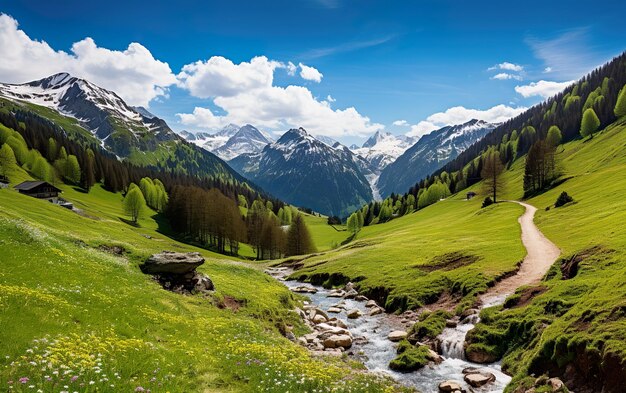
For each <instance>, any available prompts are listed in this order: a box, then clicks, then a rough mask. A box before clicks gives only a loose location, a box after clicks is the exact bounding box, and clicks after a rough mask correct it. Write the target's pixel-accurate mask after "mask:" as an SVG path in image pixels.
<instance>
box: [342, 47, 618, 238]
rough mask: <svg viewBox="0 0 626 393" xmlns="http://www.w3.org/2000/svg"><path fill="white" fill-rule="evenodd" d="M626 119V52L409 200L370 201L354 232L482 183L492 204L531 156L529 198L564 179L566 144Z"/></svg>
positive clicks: (499, 132)
mask: <svg viewBox="0 0 626 393" xmlns="http://www.w3.org/2000/svg"><path fill="white" fill-rule="evenodd" d="M624 116H626V53H623V54H622V55H620V56H618V57H616V58H614V59H613V60H612V61H611V62H609V63H607V64H606V65H604V66H602V67H600V68H598V69H596V70H594V71H592V72H591V73H590V74H589V75H587V76H585V77H584V78H582V79H581V80H580V81H578V82H577V83H574V84H572V85H571V86H570V87H568V88H567V89H565V91H563V92H562V93H559V94H557V95H556V96H554V97H552V98H551V99H549V100H547V101H545V102H543V103H541V104H538V105H536V106H534V107H532V108H530V109H529V110H527V111H525V112H524V113H522V114H521V115H519V116H517V117H515V118H513V119H510V120H508V121H507V122H505V123H503V124H502V125H500V126H498V127H497V128H495V129H494V130H493V131H492V132H491V133H489V134H488V135H487V136H486V137H485V138H483V139H482V140H480V141H478V142H476V143H475V144H473V145H472V146H470V147H469V148H468V149H466V150H465V151H463V152H462V153H461V154H459V156H458V157H457V158H456V159H454V160H452V161H451V162H449V163H447V164H446V165H444V166H443V167H442V168H441V169H439V170H438V171H436V172H435V173H433V174H431V175H429V176H427V177H426V178H424V179H422V180H420V181H419V182H417V183H416V184H415V185H414V186H413V187H411V188H410V189H409V190H408V192H407V193H405V194H404V195H399V194H393V193H392V194H391V195H390V196H389V197H387V198H385V199H384V200H383V201H375V202H371V203H370V204H368V205H365V206H363V207H362V208H361V209H359V210H358V211H357V212H355V213H353V214H352V215H351V216H350V217H349V218H348V224H349V225H348V226H349V229H350V230H351V232H353V233H356V232H358V230H359V229H360V227H359V226H358V225H355V223H357V222H358V220H357V215H358V214H361V215H362V216H363V226H368V225H372V224H377V223H383V222H386V221H389V220H390V219H393V218H395V217H399V216H402V215H404V214H407V213H410V212H413V211H416V210H419V209H422V208H424V207H426V206H429V205H431V204H433V203H435V202H437V201H438V200H440V199H442V198H446V197H447V196H449V195H451V194H453V193H457V192H459V191H461V190H464V189H466V188H468V187H470V186H472V185H474V184H476V183H478V182H480V181H483V185H484V186H483V187H484V190H485V192H486V193H487V194H488V195H489V197H490V199H492V201H493V202H496V201H497V197H498V195H499V194H500V193H501V192H502V189H503V187H504V186H505V184H504V182H503V180H502V178H501V177H500V174H501V173H502V172H503V171H504V169H506V168H508V167H510V166H511V165H512V163H513V162H514V161H515V160H517V159H518V158H520V157H523V156H526V159H525V164H524V166H525V168H524V186H523V187H524V193H525V195H530V194H532V193H536V192H538V191H541V190H543V189H545V188H546V187H549V186H550V184H551V183H552V182H553V181H554V180H555V179H556V178H557V177H558V176H559V165H558V162H557V160H556V152H557V148H558V146H559V145H560V144H561V143H564V142H567V141H570V140H572V139H575V138H579V137H583V138H584V137H587V138H592V137H593V135H594V133H595V132H597V131H598V130H599V129H602V128H603V127H606V126H607V125H609V124H611V123H613V122H615V120H617V119H618V118H622V117H624Z"/></svg>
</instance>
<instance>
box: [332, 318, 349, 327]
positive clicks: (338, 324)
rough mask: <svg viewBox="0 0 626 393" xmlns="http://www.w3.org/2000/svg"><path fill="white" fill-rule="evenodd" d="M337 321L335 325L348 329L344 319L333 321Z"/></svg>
mask: <svg viewBox="0 0 626 393" xmlns="http://www.w3.org/2000/svg"><path fill="white" fill-rule="evenodd" d="M333 322H334V323H335V326H337V327H340V328H344V329H347V328H348V325H346V323H345V322H344V321H342V320H341V319H337V320H336V321H333Z"/></svg>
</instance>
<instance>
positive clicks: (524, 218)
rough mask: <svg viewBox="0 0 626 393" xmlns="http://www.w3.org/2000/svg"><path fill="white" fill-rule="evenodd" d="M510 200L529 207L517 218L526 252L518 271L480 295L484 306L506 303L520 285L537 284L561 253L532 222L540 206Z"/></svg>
mask: <svg viewBox="0 0 626 393" xmlns="http://www.w3.org/2000/svg"><path fill="white" fill-rule="evenodd" d="M511 202H514V203H518V204H520V205H522V206H524V207H525V208H526V211H525V212H524V214H522V215H521V216H520V218H519V219H518V220H517V221H518V222H519V223H520V226H521V227H522V243H523V244H524V247H526V252H527V254H526V257H525V258H524V261H523V262H522V266H521V267H520V269H519V270H518V272H517V274H515V275H514V276H511V277H509V278H506V279H504V280H502V281H500V282H499V283H497V284H496V286H495V287H493V288H491V289H490V290H489V291H487V293H485V294H484V295H482V296H481V297H480V300H481V301H482V303H483V306H490V305H496V304H500V303H503V302H504V300H505V299H506V297H507V296H508V295H510V294H512V293H513V292H515V290H516V289H517V288H519V287H521V286H523V285H529V284H536V283H538V282H539V281H541V279H542V278H543V276H544V275H545V274H546V273H547V272H548V269H550V266H552V264H553V263H554V262H555V261H556V260H557V258H558V257H559V255H560V254H561V251H560V250H559V248H558V247H557V246H555V245H554V243H552V242H551V241H550V240H548V239H547V238H546V237H545V236H544V235H543V233H541V231H540V230H539V228H537V226H536V225H535V223H534V222H533V218H534V217H535V212H536V211H537V208H536V207H534V206H531V205H529V204H527V203H523V202H516V201H511Z"/></svg>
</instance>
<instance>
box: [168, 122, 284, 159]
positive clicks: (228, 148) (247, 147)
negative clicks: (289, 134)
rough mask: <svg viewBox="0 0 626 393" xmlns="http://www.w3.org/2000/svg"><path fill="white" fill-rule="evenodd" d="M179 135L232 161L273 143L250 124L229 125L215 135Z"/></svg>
mask: <svg viewBox="0 0 626 393" xmlns="http://www.w3.org/2000/svg"><path fill="white" fill-rule="evenodd" d="M179 134H180V135H181V136H182V137H183V138H185V139H186V140H188V141H189V142H192V143H195V144H196V145H198V146H200V147H202V148H203V149H205V150H208V151H210V152H212V153H215V154H217V155H218V156H219V157H220V158H222V159H224V160H232V159H233V158H235V157H237V156H239V155H241V154H245V153H258V152H260V151H261V150H263V148H264V147H265V146H266V145H268V144H269V143H271V142H273V140H272V139H271V137H270V136H269V135H268V134H267V133H264V132H262V131H260V130H258V129H257V128H256V127H254V126H251V125H250V124H246V125H245V126H243V127H239V126H238V125H235V124H229V125H227V126H226V127H224V128H222V129H221V130H220V131H218V132H216V133H214V134H210V133H208V132H196V133H193V132H189V131H181V132H180V133H179Z"/></svg>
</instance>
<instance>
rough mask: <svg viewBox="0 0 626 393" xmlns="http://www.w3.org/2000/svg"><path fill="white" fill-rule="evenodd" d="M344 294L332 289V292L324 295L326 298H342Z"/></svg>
mask: <svg viewBox="0 0 626 393" xmlns="http://www.w3.org/2000/svg"><path fill="white" fill-rule="evenodd" d="M345 294H346V293H345V292H344V291H342V290H337V289H334V290H332V291H330V292H328V295H326V296H328V297H343V296H344V295H345Z"/></svg>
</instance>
